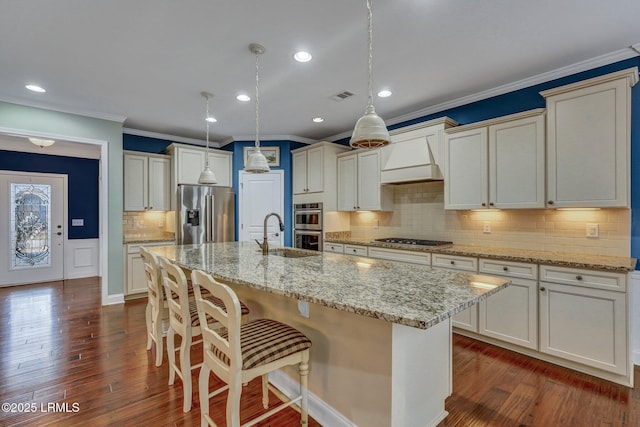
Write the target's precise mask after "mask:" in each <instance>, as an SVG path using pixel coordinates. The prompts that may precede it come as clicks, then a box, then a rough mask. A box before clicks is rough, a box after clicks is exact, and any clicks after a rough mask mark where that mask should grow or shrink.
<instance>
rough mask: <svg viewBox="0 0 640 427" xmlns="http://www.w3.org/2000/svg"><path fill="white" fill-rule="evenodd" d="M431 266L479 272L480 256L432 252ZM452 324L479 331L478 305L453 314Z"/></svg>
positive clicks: (460, 327)
mask: <svg viewBox="0 0 640 427" xmlns="http://www.w3.org/2000/svg"><path fill="white" fill-rule="evenodd" d="M431 266H432V267H438V268H447V269H449V270H458V271H464V272H467V273H477V272H478V258H474V257H467V256H459V255H448V254H438V253H434V254H431ZM451 324H452V325H453V326H454V327H456V328H459V329H464V330H466V331H471V332H478V305H477V304H474V305H472V306H471V307H469V308H467V309H466V310H463V311H461V312H459V313H457V314H454V315H453V316H451Z"/></svg>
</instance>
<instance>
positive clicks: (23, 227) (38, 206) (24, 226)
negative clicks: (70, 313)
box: [0, 171, 67, 286]
mask: <svg viewBox="0 0 640 427" xmlns="http://www.w3.org/2000/svg"><path fill="white" fill-rule="evenodd" d="M66 182H67V178H66V176H65V175H53V174H37V173H20V172H9V171H0V286H6V285H18V284H25V283H37V282H50V281H56V280H62V279H63V264H64V262H63V243H64V236H65V228H64V226H65V224H66V223H65V219H64V211H65V206H66V200H65V194H66V192H65V187H66Z"/></svg>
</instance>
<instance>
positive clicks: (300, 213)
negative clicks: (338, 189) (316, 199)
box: [293, 203, 322, 251]
mask: <svg viewBox="0 0 640 427" xmlns="http://www.w3.org/2000/svg"><path fill="white" fill-rule="evenodd" d="M293 218H294V226H293V227H294V230H293V238H294V245H295V247H296V248H301V249H310V250H312V251H322V203H300V204H295V205H293Z"/></svg>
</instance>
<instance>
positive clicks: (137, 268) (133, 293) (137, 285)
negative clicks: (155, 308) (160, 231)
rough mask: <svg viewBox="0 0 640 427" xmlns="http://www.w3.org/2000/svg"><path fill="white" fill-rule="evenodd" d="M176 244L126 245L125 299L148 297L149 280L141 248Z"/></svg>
mask: <svg viewBox="0 0 640 427" xmlns="http://www.w3.org/2000/svg"><path fill="white" fill-rule="evenodd" d="M173 243H175V242H173V241H166V242H161V243H150V244H138V243H136V244H128V245H125V254H126V255H125V256H126V257H127V259H126V264H125V267H126V268H125V287H124V295H125V297H130V298H131V297H133V298H142V297H145V296H146V295H147V279H146V277H145V275H144V266H143V265H142V256H141V255H140V246H145V247H149V246H164V245H171V244H173Z"/></svg>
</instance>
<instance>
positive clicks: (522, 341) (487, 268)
mask: <svg viewBox="0 0 640 427" xmlns="http://www.w3.org/2000/svg"><path fill="white" fill-rule="evenodd" d="M478 271H479V273H480V274H486V275H491V276H502V277H506V278H508V279H510V280H511V285H509V286H508V287H507V288H506V289H504V290H502V291H500V292H498V293H496V294H494V295H491V296H490V297H488V298H487V299H486V300H484V301H480V303H479V304H478V318H479V321H478V333H480V334H482V335H485V336H488V337H492V338H495V339H498V340H501V341H506V342H510V343H513V344H516V345H519V346H521V347H525V348H530V349H533V350H537V349H538V265H537V264H530V263H522V262H511V261H500V260H492V259H483V258H481V259H480V262H479V268H478Z"/></svg>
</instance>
